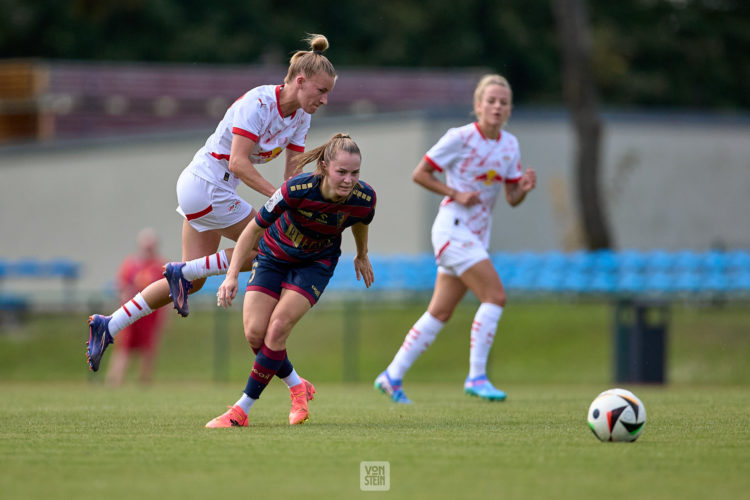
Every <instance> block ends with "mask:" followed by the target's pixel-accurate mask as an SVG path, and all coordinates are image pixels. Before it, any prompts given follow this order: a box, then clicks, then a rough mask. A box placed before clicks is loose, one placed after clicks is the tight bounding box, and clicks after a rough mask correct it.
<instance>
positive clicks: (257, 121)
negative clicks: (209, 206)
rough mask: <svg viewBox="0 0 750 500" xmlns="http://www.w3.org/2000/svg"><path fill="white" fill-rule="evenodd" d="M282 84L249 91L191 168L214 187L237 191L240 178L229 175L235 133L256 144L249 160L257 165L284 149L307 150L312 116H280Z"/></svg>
mask: <svg viewBox="0 0 750 500" xmlns="http://www.w3.org/2000/svg"><path fill="white" fill-rule="evenodd" d="M282 87H283V85H262V86H260V87H255V88H254V89H252V90H249V91H248V92H246V93H245V94H244V95H243V96H242V97H240V98H239V99H237V100H236V101H235V102H234V104H232V105H231V106H230V107H229V109H228V110H227V112H226V114H225V115H224V118H223V119H222V120H221V122H219V125H218V126H217V127H216V131H215V132H214V133H213V134H212V135H211V137H209V138H208V140H206V145H205V146H203V147H202V148H201V149H200V150H198V152H197V153H196V154H195V156H194V157H193V161H192V162H191V163H190V166H189V167H188V169H189V170H190V171H191V172H193V173H194V174H195V175H197V176H198V177H201V178H203V179H205V180H207V181H208V182H211V183H212V184H216V185H219V186H222V187H226V186H227V183H229V185H230V186H231V187H232V189H235V188H236V187H237V185H238V184H239V182H240V180H239V178H237V177H235V176H234V175H233V174H232V173H231V172H229V153H230V152H231V149H232V138H233V137H234V134H238V135H242V136H244V137H247V138H249V139H252V140H253V141H255V143H256V144H255V149H254V150H253V153H252V155H251V156H250V161H252V162H253V164H255V165H258V164H261V163H266V162H269V161H271V160H273V159H274V158H276V157H277V156H279V155H280V154H281V152H282V151H284V149H285V148H289V149H291V150H293V151H300V152H302V151H304V150H305V137H306V136H307V131H308V129H309V128H310V115H309V114H308V113H305V112H304V111H303V110H302V109H298V110H297V111H295V112H294V113H292V114H291V115H290V116H287V117H286V118H285V117H283V116H282V115H281V106H280V105H279V92H280V91H281V88H282Z"/></svg>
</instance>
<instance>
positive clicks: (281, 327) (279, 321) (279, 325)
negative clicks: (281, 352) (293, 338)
mask: <svg viewBox="0 0 750 500" xmlns="http://www.w3.org/2000/svg"><path fill="white" fill-rule="evenodd" d="M291 329H292V323H291V321H289V320H288V319H287V318H274V319H273V320H272V321H271V323H270V324H269V325H268V332H267V333H266V338H265V343H266V344H267V345H268V346H269V347H271V348H272V349H283V348H284V346H285V345H286V339H287V337H288V336H289V332H290V331H291Z"/></svg>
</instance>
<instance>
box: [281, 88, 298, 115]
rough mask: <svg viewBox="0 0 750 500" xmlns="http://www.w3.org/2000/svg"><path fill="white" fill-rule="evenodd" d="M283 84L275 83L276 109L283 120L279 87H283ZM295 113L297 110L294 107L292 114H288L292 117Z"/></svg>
mask: <svg viewBox="0 0 750 500" xmlns="http://www.w3.org/2000/svg"><path fill="white" fill-rule="evenodd" d="M283 88H284V86H283V85H276V109H277V110H278V111H279V116H280V117H281V119H282V120H283V119H284V118H285V116H284V113H282V112H281V95H280V94H281V89H283ZM296 114H297V110H296V109H295V110H294V111H292V114H291V115H289V118H294V115H296Z"/></svg>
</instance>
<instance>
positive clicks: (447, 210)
mask: <svg viewBox="0 0 750 500" xmlns="http://www.w3.org/2000/svg"><path fill="white" fill-rule="evenodd" d="M512 102H513V100H512V93H511V88H510V85H509V84H508V82H507V80H506V79H505V78H503V77H502V76H500V75H486V76H484V77H482V79H481V80H480V81H479V84H478V85H477V87H476V89H475V90H474V113H475V114H476V117H477V121H476V122H474V123H470V124H468V125H464V126H462V127H458V128H452V129H450V130H448V132H446V134H445V135H444V136H443V137H442V138H441V139H440V140H439V141H438V142H437V144H435V145H434V146H433V147H432V148H431V149H430V150H429V151H427V154H425V156H424V158H423V159H422V161H421V162H420V163H419V165H417V168H416V169H415V170H414V174H413V175H412V179H413V180H414V182H416V183H417V184H419V185H421V186H423V187H425V188H426V189H429V190H430V191H432V192H434V193H437V194H442V195H444V196H445V198H443V201H442V203H441V204H440V210H439V211H438V214H437V217H436V218H435V222H434V224H433V226H432V246H433V249H434V252H435V259H436V261H437V264H438V274H437V278H436V280H435V288H434V291H433V293H432V299H431V300H430V304H429V306H428V308H427V311H426V312H425V313H424V314H423V315H422V317H420V318H419V320H417V322H416V323H415V324H414V326H412V328H411V330H410V331H409V333H408V334H407V335H406V339H405V340H404V343H403V345H402V346H401V348H400V349H399V350H398V352H397V353H396V356H395V357H394V358H393V361H392V362H391V364H390V365H388V368H387V369H386V370H385V371H384V372H382V373H381V374H380V375H378V377H377V379H376V380H375V388H376V389H379V390H380V391H382V392H384V393H385V394H387V395H388V396H390V398H391V399H392V400H393V401H394V402H397V403H410V402H411V401H410V400H409V399H408V398H407V397H406V395H405V394H404V391H403V389H402V385H401V382H402V379H403V377H404V375H405V374H406V371H407V370H408V369H409V368H410V367H411V365H412V364H413V363H414V361H416V359H417V358H418V357H419V355H420V354H421V353H422V352H424V350H425V349H427V347H429V346H430V344H432V342H433V341H434V340H435V337H436V336H437V334H438V333H439V332H440V330H441V329H442V328H443V325H444V324H445V322H446V321H448V319H450V317H451V315H452V314H453V311H454V310H455V308H456V305H458V303H459V301H460V300H461V298H462V297H463V296H464V294H466V291H467V290H471V291H472V292H473V293H474V294H475V295H476V296H477V298H478V299H479V301H480V302H481V305H480V306H479V309H478V310H477V313H476V315H475V316H474V322H473V324H472V327H471V344H470V346H471V347H470V356H469V376H468V377H467V378H466V382H465V383H464V391H465V392H466V393H467V394H469V395H473V396H479V397H480V398H483V399H487V400H491V401H502V400H504V399H505V393H504V392H503V391H501V390H499V389H496V388H495V387H494V386H493V385H492V384H491V383H490V381H489V380H488V379H487V374H486V367H487V357H488V355H489V351H490V348H491V346H492V340H493V338H494V336H495V330H496V329H497V323H498V321H499V320H500V315H501V314H502V312H503V307H504V306H505V290H504V289H503V284H502V282H501V281H500V277H499V276H498V274H497V271H496V270H495V268H494V267H493V266H492V262H491V261H490V257H489V254H488V247H489V241H490V227H491V223H492V209H493V207H494V206H495V201H496V198H497V196H498V194H499V193H500V190H501V188H502V187H503V186H504V189H505V200H506V201H507V202H508V204H509V205H511V206H513V207H515V206H516V205H518V204H519V203H521V202H522V201H523V200H524V198H525V197H526V193H528V192H529V191H531V190H532V189H534V186H535V185H536V173H535V172H534V170H533V169H531V168H528V169H526V171H525V172H522V171H521V155H520V150H519V147H518V141H517V140H516V138H515V137H514V136H513V135H512V134H510V133H508V132H507V131H505V130H502V128H503V126H504V125H505V123H506V122H507V121H508V118H509V117H510V113H511V108H512ZM435 172H445V176H446V182H442V181H441V180H439V179H438V178H437V177H436V176H435Z"/></svg>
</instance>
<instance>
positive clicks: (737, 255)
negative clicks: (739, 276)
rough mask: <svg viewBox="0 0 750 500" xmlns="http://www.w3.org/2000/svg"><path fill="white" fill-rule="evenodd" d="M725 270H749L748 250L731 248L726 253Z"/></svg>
mask: <svg viewBox="0 0 750 500" xmlns="http://www.w3.org/2000/svg"><path fill="white" fill-rule="evenodd" d="M726 265H727V270H728V271H730V272H735V273H741V272H750V252H748V251H746V250H732V251H731V252H727V255H726Z"/></svg>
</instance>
